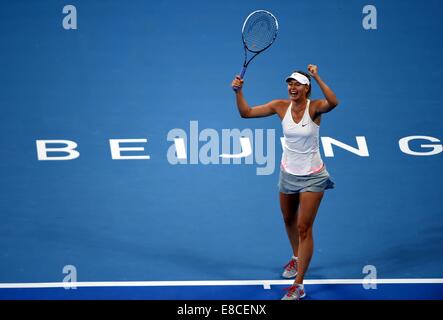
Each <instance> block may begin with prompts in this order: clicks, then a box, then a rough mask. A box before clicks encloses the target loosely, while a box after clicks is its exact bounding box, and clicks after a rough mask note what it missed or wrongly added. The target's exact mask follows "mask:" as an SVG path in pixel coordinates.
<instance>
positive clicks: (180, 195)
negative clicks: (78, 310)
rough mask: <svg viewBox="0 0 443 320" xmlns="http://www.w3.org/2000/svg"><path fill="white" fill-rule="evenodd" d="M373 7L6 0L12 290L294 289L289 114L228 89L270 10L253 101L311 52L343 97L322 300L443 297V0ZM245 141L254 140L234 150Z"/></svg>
mask: <svg viewBox="0 0 443 320" xmlns="http://www.w3.org/2000/svg"><path fill="white" fill-rule="evenodd" d="M367 4H369V3H367V2H366V1H359V0H356V1H345V0H333V1H326V0H325V1H320V0H316V1H307V0H300V1H272V2H268V3H264V2H262V1H252V0H247V1H240V2H239V1H234V0H226V1H203V0H195V1H141V0H134V1H130V2H127V1H120V0H112V1H102V0H100V1H84V0H79V1H75V3H72V5H73V6H75V9H76V13H77V17H76V26H77V29H68V30H67V29H65V27H66V25H71V26H72V23H73V20H72V19H71V20H70V21H67V20H64V19H65V18H66V17H67V16H68V15H69V14H72V8H71V10H69V12H70V13H63V8H64V7H65V6H66V5H67V3H66V2H64V1H56V0H51V1H40V2H35V1H4V2H3V5H2V10H1V11H0V38H1V39H2V40H1V41H0V52H1V54H0V69H1V72H0V108H1V111H2V115H1V117H0V147H1V158H2V159H1V162H0V176H1V179H0V190H1V192H0V219H1V223H0V299H153V300H154V299H252V300H255V299H259V300H260V299H279V298H280V297H281V295H282V294H283V292H284V291H283V288H284V287H286V286H288V285H289V284H290V281H289V282H288V281H286V282H285V281H283V280H282V279H281V278H280V274H281V271H282V267H283V266H284V265H285V263H286V262H287V260H288V259H289V258H290V256H291V253H290V248H289V242H288V240H287V237H286V234H285V231H284V224H283V220H282V217H281V213H280V207H279V203H278V189H277V180H278V174H279V162H280V157H281V153H282V149H281V144H280V137H282V135H283V134H282V130H281V124H280V121H279V119H278V117H277V116H274V117H268V118H260V119H242V118H241V117H240V116H239V114H238V111H237V107H236V104H235V99H234V94H233V92H232V90H231V88H230V83H231V81H232V79H233V77H234V75H235V74H236V73H238V72H239V71H240V69H241V63H242V59H243V50H242V44H241V33H240V31H241V25H242V22H243V20H244V19H245V17H246V16H247V15H248V14H249V13H250V12H251V11H254V10H257V9H266V10H269V11H271V12H272V13H273V14H274V15H275V16H276V17H277V19H278V21H279V24H280V31H279V34H278V37H277V39H276V42H275V43H274V44H273V46H272V47H271V48H270V49H269V50H268V51H266V52H264V53H263V54H261V55H259V56H258V57H257V58H256V59H255V60H254V61H253V62H252V63H251V65H250V67H249V68H248V71H247V73H246V78H245V87H244V94H245V97H246V99H247V101H248V102H249V104H251V105H256V104H261V103H264V102H267V101H270V100H272V99H276V98H286V97H287V89H286V84H285V81H284V79H285V77H286V76H287V75H289V74H290V73H291V72H292V71H293V70H296V69H301V70H305V69H306V66H307V65H308V64H310V63H312V64H317V65H318V66H319V74H320V76H321V77H322V79H323V80H324V81H325V82H326V83H327V84H328V85H329V86H330V87H331V88H332V89H333V90H334V92H335V93H336V94H337V97H338V98H339V100H340V105H339V106H338V107H337V108H336V109H335V110H333V111H332V112H331V113H328V114H325V115H324V116H323V117H322V123H321V129H320V135H321V138H322V141H321V155H322V158H323V160H324V162H325V163H326V166H327V169H328V171H329V173H330V174H331V177H332V179H333V180H334V182H335V184H336V188H335V189H333V190H328V191H326V194H325V196H324V198H323V201H322V203H321V206H320V209H319V212H318V215H317V219H316V222H315V225H314V239H315V248H314V256H313V259H312V261H311V265H310V269H309V272H308V274H307V275H306V279H307V284H306V288H307V293H308V298H309V299H313V300H323V299H343V300H346V299H442V298H443V268H442V265H443V250H442V248H443V212H442V209H441V197H442V191H441V190H442V188H441V179H442V174H443V169H442V166H441V164H442V142H441V139H442V116H443V108H442V107H443V98H442V96H441V94H440V93H441V88H442V86H443V68H442V59H441V57H442V55H443V44H442V42H441V39H440V38H441V34H442V32H443V27H442V25H441V23H440V20H441V19H440V12H441V10H442V9H443V4H442V3H441V1H431V0H429V1H411V0H407V1H402V2H401V3H400V2H398V1H372V2H371V3H370V4H371V5H373V6H375V8H376V10H377V11H376V12H377V25H376V27H377V28H376V29H369V30H366V29H365V28H364V25H363V20H364V18H365V16H366V15H367V14H366V13H364V12H363V8H364V7H365V6H366V5H367ZM68 9H69V8H68ZM67 12H68V11H67ZM312 90H313V91H312V98H313V99H316V98H321V97H322V96H321V91H320V89H319V88H318V86H317V85H316V84H314V85H313V89H312ZM240 137H247V138H248V139H249V142H250V146H251V150H252V151H251V152H252V153H251V154H250V155H248V156H247V158H246V159H244V158H243V159H240V160H232V159H227V158H222V157H221V155H222V154H236V153H240V152H241V151H242V149H241V147H240V142H239V141H240V140H239V139H240ZM44 143H46V144H44ZM68 146H69V148H70V150H71V151H70V152H66V151H62V148H65V150H66V148H67V147H68ZM45 147H46V149H44V148H45ZM178 147H180V148H181V147H184V151H183V150H182V149H180V150H181V151H182V152H184V153H185V155H186V159H177V152H179V150H177V148H178ZM49 148H58V152H53V151H50V150H49ZM69 148H68V149H69ZM124 148H128V149H126V150H125V149H124ZM45 150H46V153H45ZM73 150H75V151H76V153H75V152H74V151H73ZM69 155H72V156H73V159H70V160H68V159H67V157H68V156H69ZM45 156H46V158H45ZM136 156H138V157H139V158H134V157H136ZM51 157H52V159H50V158H51ZM53 157H60V158H61V159H60V160H55V159H54V158H53ZM125 157H127V158H125ZM369 280H370V281H372V284H376V289H375V288H372V289H365V287H364V286H363V285H364V284H365V283H366V284H367V281H369ZM67 283H68V284H69V283H71V285H73V284H76V287H77V288H76V289H69V290H67V289H64V288H63V286H65V285H66V284H67Z"/></svg>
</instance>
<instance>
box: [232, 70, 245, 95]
mask: <svg viewBox="0 0 443 320" xmlns="http://www.w3.org/2000/svg"><path fill="white" fill-rule="evenodd" d="M245 73H246V67H243V68H242V69H241V71H240V79H243V77H244V76H245ZM233 89H234V91H235V92H237V91H238V89H240V87H234V88H233Z"/></svg>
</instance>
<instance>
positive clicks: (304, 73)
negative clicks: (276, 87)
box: [294, 70, 311, 98]
mask: <svg viewBox="0 0 443 320" xmlns="http://www.w3.org/2000/svg"><path fill="white" fill-rule="evenodd" d="M294 72H298V73H301V74H302V75H304V76H305V77H306V78H308V79H309V90H308V92H307V93H306V98H309V97H310V96H311V75H310V74H309V73H306V72H304V71H300V70H295V71H294Z"/></svg>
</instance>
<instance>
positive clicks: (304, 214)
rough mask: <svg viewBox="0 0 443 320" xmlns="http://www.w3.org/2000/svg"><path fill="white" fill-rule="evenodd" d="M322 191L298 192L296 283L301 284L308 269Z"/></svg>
mask: <svg viewBox="0 0 443 320" xmlns="http://www.w3.org/2000/svg"><path fill="white" fill-rule="evenodd" d="M323 193H324V192H302V193H300V208H299V210H298V219H297V229H298V234H299V242H300V244H299V255H298V258H299V262H298V274H297V277H296V278H295V282H294V283H297V284H302V283H303V279H304V277H305V273H306V271H307V270H308V267H309V262H311V258H312V254H313V251H314V239H313V237H312V227H313V225H314V220H315V216H316V215H317V211H318V208H319V207H320V202H321V200H322V198H323Z"/></svg>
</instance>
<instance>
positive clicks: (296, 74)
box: [286, 72, 309, 84]
mask: <svg viewBox="0 0 443 320" xmlns="http://www.w3.org/2000/svg"><path fill="white" fill-rule="evenodd" d="M292 79H293V80H296V81H298V82H299V83H301V84H309V79H308V77H306V76H305V75H304V74H301V73H299V72H294V73H293V74H291V75H290V76H289V77H287V78H286V82H289V80H292Z"/></svg>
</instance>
